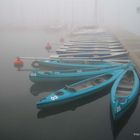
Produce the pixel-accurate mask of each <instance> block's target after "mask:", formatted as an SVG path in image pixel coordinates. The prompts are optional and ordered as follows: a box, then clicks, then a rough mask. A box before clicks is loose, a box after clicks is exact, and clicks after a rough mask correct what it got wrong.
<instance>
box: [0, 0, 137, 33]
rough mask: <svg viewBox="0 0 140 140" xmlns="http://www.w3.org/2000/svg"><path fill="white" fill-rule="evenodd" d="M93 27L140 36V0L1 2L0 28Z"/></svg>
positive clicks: (27, 0) (31, 0)
mask: <svg viewBox="0 0 140 140" xmlns="http://www.w3.org/2000/svg"><path fill="white" fill-rule="evenodd" d="M95 25H100V26H114V27H120V28H123V29H126V30H129V31H132V32H136V33H138V34H140V27H139V25H140V0H0V27H29V28H33V27H34V28H48V27H70V28H74V27H80V26H95Z"/></svg>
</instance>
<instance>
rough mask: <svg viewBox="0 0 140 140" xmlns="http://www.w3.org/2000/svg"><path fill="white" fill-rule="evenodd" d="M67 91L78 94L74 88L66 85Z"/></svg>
mask: <svg viewBox="0 0 140 140" xmlns="http://www.w3.org/2000/svg"><path fill="white" fill-rule="evenodd" d="M65 89H67V90H69V91H72V92H76V89H75V88H74V87H70V86H68V85H65Z"/></svg>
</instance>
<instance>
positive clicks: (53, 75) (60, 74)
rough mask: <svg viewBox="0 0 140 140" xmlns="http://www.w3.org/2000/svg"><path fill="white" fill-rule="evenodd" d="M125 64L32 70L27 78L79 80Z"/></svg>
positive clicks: (36, 80) (56, 80)
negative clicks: (57, 69) (89, 67)
mask: <svg viewBox="0 0 140 140" xmlns="http://www.w3.org/2000/svg"><path fill="white" fill-rule="evenodd" d="M125 67H127V65H120V66H114V67H113V66H112V67H108V68H105V69H101V68H96V69H79V70H63V71H62V70H61V71H60V70H59V71H36V70H35V71H32V72H31V73H30V75H29V79H30V80H31V81H32V82H34V83H41V82H64V81H79V80H83V79H87V78H90V77H93V76H97V75H100V74H103V73H106V72H109V71H114V70H118V69H123V68H125Z"/></svg>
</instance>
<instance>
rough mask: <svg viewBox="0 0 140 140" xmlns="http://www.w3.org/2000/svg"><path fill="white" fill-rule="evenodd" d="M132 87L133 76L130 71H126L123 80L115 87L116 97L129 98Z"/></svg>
mask: <svg viewBox="0 0 140 140" xmlns="http://www.w3.org/2000/svg"><path fill="white" fill-rule="evenodd" d="M133 85H134V74H133V72H132V71H128V72H127V73H126V74H125V76H124V77H123V79H122V80H121V81H120V83H119V86H118V87H117V92H116V96H117V97H120V96H129V95H130V94H131V91H132V88H133Z"/></svg>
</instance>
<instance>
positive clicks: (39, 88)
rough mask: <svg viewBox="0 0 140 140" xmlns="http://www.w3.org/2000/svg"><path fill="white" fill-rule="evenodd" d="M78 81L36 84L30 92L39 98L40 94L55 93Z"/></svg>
mask: <svg viewBox="0 0 140 140" xmlns="http://www.w3.org/2000/svg"><path fill="white" fill-rule="evenodd" d="M75 82H76V81H70V82H57V81H56V82H40V83H35V84H33V85H32V86H31V88H30V92H31V94H32V95H34V96H38V95H39V94H41V93H43V92H54V91H56V90H58V89H61V88H63V87H64V86H65V85H70V84H72V83H75Z"/></svg>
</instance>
